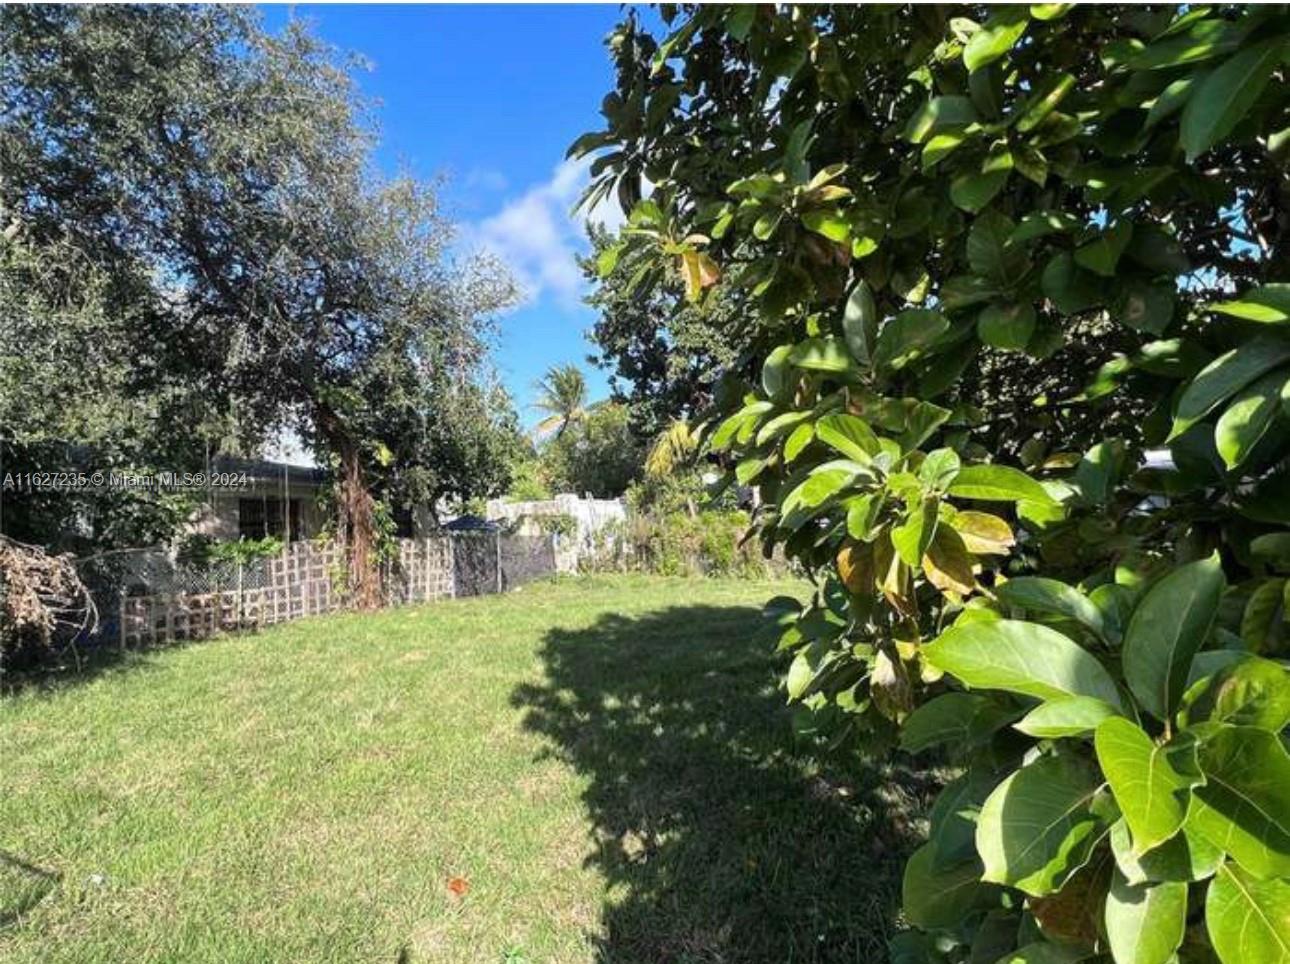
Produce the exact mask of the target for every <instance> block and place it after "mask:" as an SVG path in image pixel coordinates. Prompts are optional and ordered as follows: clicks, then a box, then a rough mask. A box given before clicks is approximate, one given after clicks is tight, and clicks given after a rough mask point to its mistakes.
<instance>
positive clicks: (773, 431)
mask: <svg viewBox="0 0 1290 964" xmlns="http://www.w3.org/2000/svg"><path fill="white" fill-rule="evenodd" d="M810 417H811V413H810V412H782V413H781V414H779V415H776V416H775V417H774V418H772V419H771V420H770V421H769V422H767V423H766V424H765V425H763V426H762V427H761V429H760V430H759V431H758V432H757V437H756V440H755V441H756V444H757V445H759V446H760V445H765V444H766V443H767V442H771V441H774V440H775V439H777V438H779V437H780V436H783V435H787V434H788V433H789V432H791V431H792V430H793V429H794V428H795V427H796V426H797V425H800V424H801V423H802V422H804V421H806V420H807V419H808V418H810Z"/></svg>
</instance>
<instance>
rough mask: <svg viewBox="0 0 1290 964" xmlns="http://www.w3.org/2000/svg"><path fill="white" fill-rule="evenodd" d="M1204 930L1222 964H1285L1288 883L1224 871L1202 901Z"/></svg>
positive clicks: (1289, 938) (1289, 932)
mask: <svg viewBox="0 0 1290 964" xmlns="http://www.w3.org/2000/svg"><path fill="white" fill-rule="evenodd" d="M1205 927H1206V929H1207V930H1208V931H1209V939H1210V941H1212V942H1213V944H1214V950H1215V952H1217V954H1218V958H1219V960H1220V961H1222V962H1223V964H1254V962H1256V961H1257V962H1258V964H1290V881H1285V880H1256V879H1254V878H1252V877H1251V876H1250V875H1249V874H1247V873H1245V872H1244V871H1242V870H1241V868H1240V867H1235V866H1233V865H1231V864H1225V865H1223V866H1222V867H1220V868H1219V869H1218V874H1217V875H1216V876H1215V877H1214V882H1213V883H1212V884H1210V885H1209V893H1208V894H1206V895H1205Z"/></svg>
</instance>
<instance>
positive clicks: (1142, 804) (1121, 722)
mask: <svg viewBox="0 0 1290 964" xmlns="http://www.w3.org/2000/svg"><path fill="white" fill-rule="evenodd" d="M1093 745H1094V747H1095V748H1096V750H1097V762H1098V763H1099V764H1100V765H1101V767H1102V772H1103V773H1104V774H1106V779H1107V782H1108V783H1110V784H1111V792H1112V793H1114V794H1115V800H1116V803H1118V804H1119V805H1120V812H1121V813H1123V814H1124V819H1125V820H1126V821H1128V824H1129V829H1130V830H1131V831H1132V832H1133V843H1134V847H1135V855H1140V854H1142V853H1143V852H1144V851H1147V850H1150V849H1151V848H1153V847H1156V846H1158V845H1159V844H1161V843H1163V842H1164V841H1165V840H1168V839H1169V838H1170V837H1172V836H1173V835H1174V834H1175V833H1177V832H1178V829H1179V828H1180V827H1181V826H1182V824H1183V818H1184V817H1186V816H1187V803H1188V799H1189V797H1188V789H1189V788H1190V787H1191V785H1192V783H1193V782H1194V781H1193V780H1192V779H1190V778H1188V777H1184V776H1183V775H1182V774H1180V773H1178V772H1177V771H1175V770H1174V768H1173V767H1172V766H1171V765H1170V764H1169V760H1168V757H1167V754H1166V750H1165V747H1163V746H1160V745H1157V744H1155V743H1153V742H1152V740H1151V737H1149V736H1147V734H1146V733H1144V732H1143V731H1142V730H1141V729H1140V728H1139V727H1137V726H1135V725H1134V724H1133V723H1131V722H1130V721H1129V720H1126V719H1124V718H1123V717H1112V718H1110V719H1108V720H1104V721H1103V722H1102V723H1100V724H1099V725H1098V728H1097V732H1096V734H1095V735H1094V738H1093Z"/></svg>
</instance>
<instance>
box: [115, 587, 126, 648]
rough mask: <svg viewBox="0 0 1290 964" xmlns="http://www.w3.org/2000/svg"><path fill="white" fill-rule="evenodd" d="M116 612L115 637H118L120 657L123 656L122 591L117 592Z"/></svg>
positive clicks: (123, 617)
mask: <svg viewBox="0 0 1290 964" xmlns="http://www.w3.org/2000/svg"><path fill="white" fill-rule="evenodd" d="M116 611H117V621H116V627H117V635H118V636H119V637H120V644H121V653H122V655H124V654H125V590H124V589H118V590H117V599H116Z"/></svg>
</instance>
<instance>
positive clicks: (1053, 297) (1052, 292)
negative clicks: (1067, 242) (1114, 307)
mask: <svg viewBox="0 0 1290 964" xmlns="http://www.w3.org/2000/svg"><path fill="white" fill-rule="evenodd" d="M1039 286H1040V288H1041V289H1042V291H1043V293H1044V297H1046V298H1048V300H1049V301H1051V302H1052V303H1053V304H1054V305H1056V307H1057V310H1058V311H1060V312H1061V313H1062V314H1065V315H1076V314H1079V313H1080V312H1082V311H1087V310H1088V309H1089V308H1092V307H1093V306H1094V305H1096V304H1098V303H1099V302H1100V301H1101V300H1102V289H1101V285H1100V284H1099V283H1098V280H1097V277H1096V276H1095V275H1092V274H1090V273H1089V272H1087V271H1084V270H1082V269H1081V268H1079V267H1078V266H1077V265H1076V264H1075V259H1074V258H1072V257H1071V256H1070V255H1069V254H1067V253H1066V252H1065V251H1063V252H1061V253H1059V254H1055V255H1053V257H1052V258H1051V259H1050V260H1049V262H1048V264H1047V265H1045V266H1044V272H1043V274H1042V275H1041V276H1040V279H1039Z"/></svg>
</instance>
